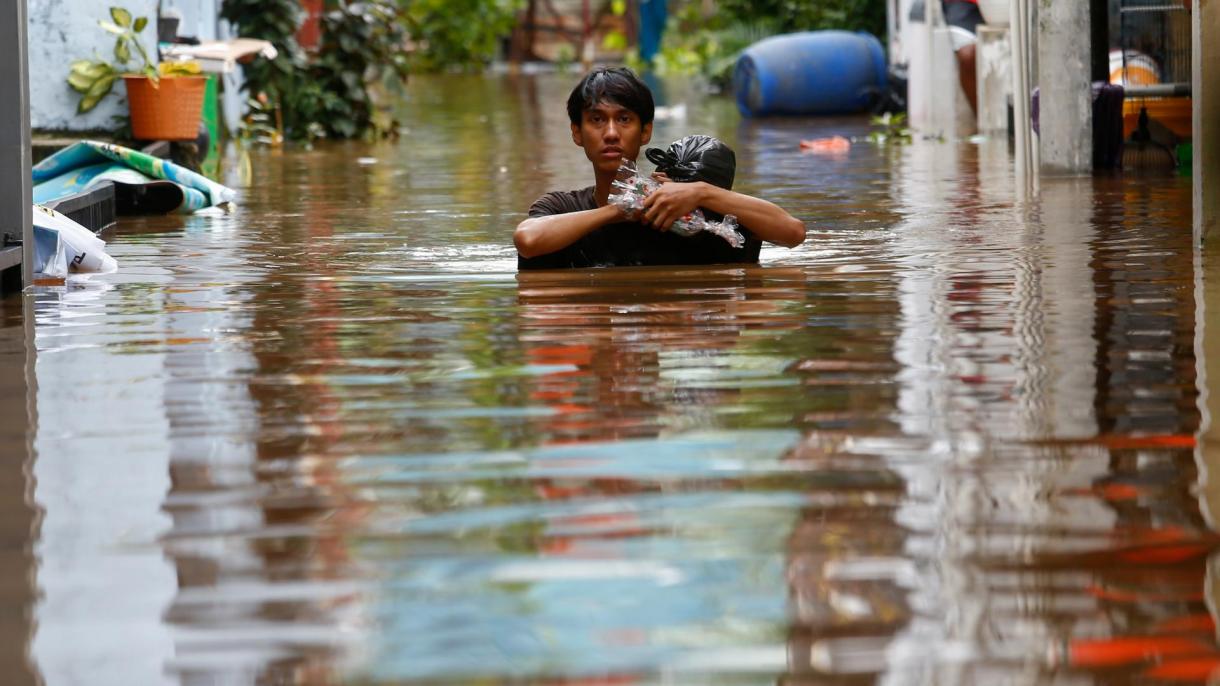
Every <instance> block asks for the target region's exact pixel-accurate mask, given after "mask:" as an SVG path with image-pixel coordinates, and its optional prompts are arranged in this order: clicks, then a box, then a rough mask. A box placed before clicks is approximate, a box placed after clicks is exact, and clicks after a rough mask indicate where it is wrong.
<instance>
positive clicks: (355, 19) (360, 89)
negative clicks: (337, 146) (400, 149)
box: [307, 0, 407, 138]
mask: <svg viewBox="0 0 1220 686" xmlns="http://www.w3.org/2000/svg"><path fill="white" fill-rule="evenodd" d="M405 42H406V31H405V30H404V29H403V26H402V24H401V23H400V22H399V21H398V8H397V7H396V6H395V4H394V3H393V2H387V1H376V0H374V1H372V2H351V3H349V2H340V3H339V6H338V8H337V9H335V10H332V11H330V12H327V13H326V15H325V16H324V17H323V18H322V47H321V50H320V52H319V53H318V57H317V59H316V60H315V62H314V64H313V66H312V67H311V68H310V79H309V80H310V82H311V85H310V87H309V89H308V90H309V91H310V92H311V97H313V101H312V104H313V106H314V108H315V109H314V110H313V111H307V112H308V115H309V116H308V118H309V120H310V121H313V122H317V123H318V124H321V126H322V127H323V129H324V130H325V132H326V134H327V135H328V136H334V137H339V138H354V137H357V136H360V135H362V134H365V133H372V134H373V135H386V134H390V133H393V130H394V129H395V128H396V127H395V126H394V124H393V121H392V120H390V119H389V117H388V115H386V116H379V115H380V112H379V108H378V106H377V105H378V102H377V96H376V93H377V85H378V84H381V83H383V82H386V81H390V82H399V83H401V82H403V81H405V80H406V79H407V58H406V56H405V55H404V54H403V51H402V48H403V44H404V43H405ZM315 91H316V92H315Z"/></svg>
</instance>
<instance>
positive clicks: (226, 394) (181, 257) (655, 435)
mask: <svg viewBox="0 0 1220 686" xmlns="http://www.w3.org/2000/svg"><path fill="white" fill-rule="evenodd" d="M570 81H571V78H570V77H553V76H552V77H547V76H542V77H517V78H514V77H508V76H486V77H457V76H447V77H444V78H432V79H429V78H422V77H421V78H415V79H413V81H412V83H411V85H410V87H409V88H408V92H407V93H406V94H405V96H404V99H403V101H402V103H401V106H400V108H399V111H398V114H399V117H400V119H401V121H402V122H403V123H404V125H405V126H406V129H407V130H406V132H405V133H404V135H403V136H402V137H401V138H400V139H399V140H397V141H388V142H382V143H377V144H358V143H349V144H324V145H319V146H317V147H316V148H314V149H312V150H300V149H297V150H285V151H255V152H254V153H252V155H251V164H252V169H253V173H252V175H251V176H250V177H249V178H243V177H242V175H241V174H240V171H239V168H238V165H236V164H233V163H232V162H233V161H232V160H230V162H231V163H230V165H229V167H230V169H231V171H230V172H229V177H228V181H229V183H231V184H233V185H236V186H240V187H241V191H242V195H243V198H242V201H241V208H240V210H239V211H238V212H236V213H235V214H232V215H229V216H223V217H212V216H194V217H187V218H179V217H152V218H135V219H127V220H124V221H123V222H122V224H121V226H120V229H119V231H118V235H117V236H116V238H115V239H114V240H113V241H112V243H111V247H112V249H113V250H112V252H113V254H114V255H115V257H116V258H117V259H118V260H119V263H120V264H121V266H122V269H121V270H120V271H119V272H118V273H117V274H113V275H109V276H104V277H97V278H93V279H91V280H89V281H87V282H83V283H75V284H69V285H66V286H44V287H40V288H38V289H37V290H36V292H35V293H34V294H33V295H32V296H31V298H32V310H33V312H34V313H35V317H36V329H35V331H34V332H33V345H34V347H36V349H37V354H36V357H35V358H34V363H33V365H32V366H33V368H34V373H33V376H34V377H35V379H36V387H35V388H34V390H32V391H29V393H30V394H33V396H34V397H33V401H34V402H33V405H34V406H36V412H35V413H34V415H33V416H35V417H36V424H34V425H32V426H31V427H30V431H31V434H32V436H33V438H32V444H33V451H32V455H30V456H29V459H28V460H27V462H28V464H27V467H28V469H27V471H28V473H29V477H30V481H29V483H30V488H31V496H30V499H31V502H32V503H33V506H35V507H37V508H38V512H39V516H40V521H39V523H38V526H37V529H36V533H35V534H34V539H33V543H32V545H33V554H34V555H35V557H36V563H35V565H34V567H33V571H32V572H31V574H32V577H33V582H32V583H33V585H34V586H35V587H36V589H37V593H38V599H37V600H36V601H29V600H27V601H26V603H27V604H32V607H31V610H30V611H31V613H32V619H31V621H30V627H32V628H30V629H29V631H30V639H29V654H30V657H31V662H32V663H33V666H34V668H35V669H36V670H37V672H38V673H39V674H41V676H42V677H43V678H44V679H45V680H46V682H47V683H48V684H59V683H84V682H87V683H93V684H131V683H141V684H156V683H167V684H179V683H183V684H188V683H339V682H344V683H419V684H424V683H428V684H435V683H452V684H467V683H469V684H486V683H504V682H512V683H546V684H628V683H630V684H637V683H638V684H651V683H668V684H695V683H718V684H721V683H723V684H780V683H782V684H813V683H839V682H843V683H889V684H897V683H903V684H907V683H910V684H925V683H926V684H950V683H961V684H973V683H1038V682H1055V683H1080V684H1089V683H1126V682H1132V683H1144V682H1147V681H1150V680H1156V679H1160V678H1163V677H1166V676H1167V675H1169V676H1172V675H1178V676H1181V675H1183V674H1186V675H1187V676H1190V677H1191V678H1194V679H1196V680H1201V679H1203V678H1205V677H1206V674H1207V671H1208V670H1209V669H1210V668H1211V667H1213V666H1214V665H1215V664H1216V663H1217V660H1216V656H1217V650H1216V645H1215V639H1214V637H1213V634H1214V625H1213V622H1212V619H1211V615H1210V614H1209V612H1208V609H1207V605H1206V603H1205V599H1206V598H1207V597H1209V596H1211V595H1213V585H1212V575H1211V574H1210V573H1209V567H1208V557H1209V555H1210V552H1211V551H1212V549H1213V548H1214V547H1215V537H1214V535H1213V534H1212V533H1210V531H1209V529H1208V528H1207V526H1206V525H1205V523H1204V517H1203V515H1202V514H1201V511H1200V505H1199V502H1198V500H1197V499H1196V496H1195V495H1194V494H1193V492H1192V488H1193V486H1194V484H1195V483H1196V481H1197V480H1198V476H1197V469H1196V466H1195V463H1194V459H1193V451H1192V447H1193V441H1194V439H1193V435H1194V433H1195V431H1196V429H1197V427H1198V424H1199V421H1200V420H1199V413H1198V410H1197V409H1196V395H1197V392H1196V380H1195V362H1196V360H1195V353H1194V336H1195V324H1194V321H1195V319H1194V318H1195V302H1194V274H1193V269H1192V255H1191V247H1190V230H1189V225H1190V205H1189V199H1190V186H1189V181H1188V180H1181V179H1176V178H1170V179H1147V178H1142V179H1136V178H1132V177H1129V178H1126V179H1123V178H1099V179H1087V178H1086V179H1069V180H1046V181H1045V182H1044V184H1043V188H1042V191H1041V194H1040V196H1039V197H1038V198H1037V199H1036V200H1035V201H1033V202H1030V203H1025V202H1019V201H1018V200H1017V199H1016V198H1015V196H1014V192H1013V189H1014V183H1013V180H1012V175H1011V163H1010V161H1009V157H1008V152H1007V146H1006V144H1005V142H1004V141H987V142H984V143H969V142H935V141H916V142H914V143H912V144H911V145H904V146H892V147H888V148H878V147H875V146H872V145H869V144H864V143H860V144H857V145H855V146H854V147H853V148H852V149H851V151H850V152H848V153H846V154H843V155H840V156H837V157H827V156H816V155H802V154H801V153H800V151H799V150H798V145H797V143H798V141H799V140H800V139H801V138H811V137H815V136H821V135H834V134H842V135H856V136H859V135H863V134H864V133H865V132H866V131H867V128H868V125H867V122H866V121H864V120H860V119H846V120H763V121H742V120H740V118H739V117H738V116H737V115H736V113H735V111H734V110H733V106H732V104H731V103H730V102H728V101H727V100H723V99H717V98H704V97H703V96H701V95H700V94H698V93H697V92H694V91H693V90H691V89H689V88H683V87H680V86H677V85H672V84H671V85H666V87H665V88H664V89H663V90H662V91H661V92H660V94H659V95H660V99H661V100H662V102H663V103H666V104H676V103H679V102H686V103H688V118H686V119H682V120H667V121H659V122H657V124H656V133H655V135H654V142H656V143H665V142H668V141H669V140H672V139H674V138H677V137H679V136H681V135H685V134H687V133H693V132H707V133H712V134H715V135H718V136H720V137H722V138H724V139H725V140H726V141H727V142H729V143H730V144H731V145H732V146H734V147H735V148H736V150H737V153H738V160H739V169H738V186H737V188H738V189H739V190H743V191H745V192H749V193H754V194H758V195H761V196H763V197H766V198H768V199H770V200H773V201H775V202H777V203H780V204H781V205H783V206H785V207H786V208H788V209H789V210H790V211H791V212H792V213H793V214H795V215H797V216H799V217H800V218H802V219H804V220H805V221H806V222H807V225H808V227H809V238H808V240H807V241H806V242H805V243H804V244H803V245H802V246H800V247H799V248H797V249H795V250H785V249H782V248H766V249H764V251H763V257H762V263H761V264H760V265H758V266H732V267H707V268H683V269H658V268H646V269H618V270H594V271H571V272H563V273H528V274H517V273H516V261H515V253H514V251H513V249H512V247H511V232H512V228H513V227H514V226H515V224H516V223H517V222H519V221H520V220H521V219H522V218H523V217H524V211H525V208H526V207H527V206H528V205H529V203H530V202H532V200H533V199H534V198H536V197H537V196H538V195H540V194H541V193H543V192H545V191H547V190H552V189H557V188H572V187H576V186H579V185H585V184H586V183H588V179H589V177H590V172H589V169H588V163H587V162H586V161H585V160H584V159H583V156H582V154H581V151H580V149H579V148H578V147H576V146H574V145H573V144H572V142H571V140H570V135H569V133H568V128H567V120H566V115H565V113H564V110H563V107H562V102H563V100H564V99H565V97H566V94H567V89H568V88H569V87H570V83H569V82H570ZM22 440H24V439H22ZM1133 646H1134V647H1133ZM1158 670H1160V671H1158Z"/></svg>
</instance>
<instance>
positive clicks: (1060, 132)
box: [1037, 2, 1093, 175]
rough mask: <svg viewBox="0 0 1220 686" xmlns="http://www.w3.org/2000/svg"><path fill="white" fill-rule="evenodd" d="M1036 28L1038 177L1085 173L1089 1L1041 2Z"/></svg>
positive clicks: (1089, 165) (1089, 115)
mask: <svg viewBox="0 0 1220 686" xmlns="http://www.w3.org/2000/svg"><path fill="white" fill-rule="evenodd" d="M1037 25H1038V38H1037V40H1038V48H1037V50H1038V55H1039V57H1038V65H1039V67H1038V86H1039V88H1040V90H1041V94H1040V96H1039V98H1040V100H1039V110H1040V114H1039V122H1040V124H1041V126H1040V130H1041V135H1040V136H1039V140H1040V157H1041V167H1042V173H1043V174H1049V175H1055V174H1084V173H1088V172H1090V171H1092V169H1093V104H1092V102H1093V101H1092V92H1091V91H1090V83H1091V79H1090V76H1091V67H1092V62H1091V59H1092V55H1091V53H1090V52H1089V49H1090V40H1089V32H1090V27H1091V25H1090V23H1089V3H1087V2H1054V3H1042V5H1041V7H1040V8H1039V11H1038V20H1037Z"/></svg>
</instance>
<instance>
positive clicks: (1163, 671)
mask: <svg viewBox="0 0 1220 686" xmlns="http://www.w3.org/2000/svg"><path fill="white" fill-rule="evenodd" d="M1217 669H1220V658H1216V657H1199V658H1193V659H1188V660H1170V661H1168V662H1165V663H1164V664H1160V665H1157V666H1155V667H1151V668H1149V669H1147V670H1146V671H1145V672H1144V676H1146V677H1148V678H1149V679H1158V680H1160V681H1190V682H1195V683H1201V682H1204V681H1207V680H1208V679H1209V678H1211V675H1212V674H1214V673H1215V672H1216V670H1217Z"/></svg>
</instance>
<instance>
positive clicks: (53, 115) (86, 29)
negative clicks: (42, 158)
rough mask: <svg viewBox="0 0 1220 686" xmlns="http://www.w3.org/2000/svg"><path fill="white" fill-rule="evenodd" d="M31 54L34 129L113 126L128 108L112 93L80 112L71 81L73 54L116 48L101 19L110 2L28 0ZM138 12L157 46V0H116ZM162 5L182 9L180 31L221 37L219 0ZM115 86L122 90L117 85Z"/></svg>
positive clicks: (107, 53)
mask: <svg viewBox="0 0 1220 686" xmlns="http://www.w3.org/2000/svg"><path fill="white" fill-rule="evenodd" d="M28 2H29V21H28V26H29V56H30V76H31V78H30V120H31V124H32V126H33V128H34V129H41V130H69V131H87V130H95V129H113V128H114V122H113V121H112V119H111V117H113V116H115V115H118V114H126V104H125V101H124V99H123V98H120V97H115V96H113V95H112V96H110V97H108V98H106V99H105V100H103V101H102V103H101V104H100V105H98V107H97V108H96V109H94V110H93V111H92V112H89V113H88V114H85V115H78V114H76V103H77V101H78V100H79V97H78V96H77V93H76V92H75V91H73V90H72V89H71V88H69V87H68V84H67V81H66V80H65V79H66V78H67V76H68V65H69V64H71V63H72V61H73V60H76V59H80V58H84V57H91V56H93V54H94V53H97V54H98V55H99V56H101V57H102V58H110V57H112V56H113V54H114V39H113V38H112V37H111V36H110V34H108V33H106V32H105V31H103V30H102V29H101V27H99V26H98V25H97V22H98V20H100V19H106V18H108V17H109V11H108V8H109V7H110V5H111V3H110V2H97V1H96V0H28ZM114 4H117V5H120V6H122V7H124V8H126V9H128V10H129V11H131V13H132V14H134V15H135V16H147V17H148V18H149V27H148V28H146V29H144V34H143V35H144V38H145V41H144V46H145V47H146V48H147V49H149V50H155V49H156V23H155V19H156V12H157V2H156V0H122V1H121V2H119V1H118V0H116V1H115V3H114ZM163 7H164V8H166V9H168V8H174V9H177V10H178V11H180V12H181V13H182V15H183V22H182V26H181V29H180V31H179V32H180V33H182V34H183V35H196V36H198V37H199V38H204V39H212V38H216V37H217V23H218V20H217V14H218V13H219V9H220V0H164V2H163ZM115 92H116V93H118V94H122V93H123V87H122V86H121V85H117V86H116V87H115Z"/></svg>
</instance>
